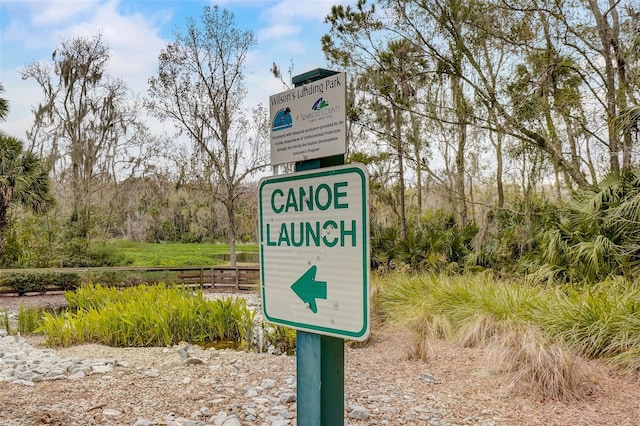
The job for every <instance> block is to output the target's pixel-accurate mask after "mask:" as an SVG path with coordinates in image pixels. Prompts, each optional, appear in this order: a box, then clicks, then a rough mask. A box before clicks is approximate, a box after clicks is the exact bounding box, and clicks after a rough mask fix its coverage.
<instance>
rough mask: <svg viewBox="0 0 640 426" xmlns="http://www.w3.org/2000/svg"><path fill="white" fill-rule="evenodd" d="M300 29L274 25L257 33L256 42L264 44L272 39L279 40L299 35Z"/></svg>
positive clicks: (287, 25) (286, 25)
mask: <svg viewBox="0 0 640 426" xmlns="http://www.w3.org/2000/svg"><path fill="white" fill-rule="evenodd" d="M300 30H301V28H300V27H299V26H296V25H289V24H275V25H272V26H270V27H267V28H264V29H262V30H260V31H258V40H259V41H260V42H266V41H269V40H272V39H279V38H284V37H288V36H292V35H295V34H298V33H300Z"/></svg>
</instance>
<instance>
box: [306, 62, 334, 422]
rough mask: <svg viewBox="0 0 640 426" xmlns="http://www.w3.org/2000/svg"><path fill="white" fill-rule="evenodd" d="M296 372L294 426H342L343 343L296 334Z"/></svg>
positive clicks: (319, 163)
mask: <svg viewBox="0 0 640 426" xmlns="http://www.w3.org/2000/svg"><path fill="white" fill-rule="evenodd" d="M324 71H327V70H324ZM332 73H333V72H317V73H314V72H312V73H311V74H307V75H305V74H302V75H299V76H295V77H294V78H293V83H294V85H296V86H299V85H301V84H304V83H306V82H312V81H315V80H319V79H321V78H324V77H328V76H329V75H331V74H332ZM342 164H344V155H336V156H332V157H325V158H319V159H314V160H307V161H300V162H297V163H296V166H295V171H296V172H300V171H305V170H313V169H319V168H322V167H328V166H337V165H342ZM325 285H326V284H325ZM325 292H326V288H325ZM296 368H297V412H298V419H297V425H298V426H344V340H343V339H340V338H337V337H331V336H322V335H319V334H315V333H309V332H306V331H297V332H296Z"/></svg>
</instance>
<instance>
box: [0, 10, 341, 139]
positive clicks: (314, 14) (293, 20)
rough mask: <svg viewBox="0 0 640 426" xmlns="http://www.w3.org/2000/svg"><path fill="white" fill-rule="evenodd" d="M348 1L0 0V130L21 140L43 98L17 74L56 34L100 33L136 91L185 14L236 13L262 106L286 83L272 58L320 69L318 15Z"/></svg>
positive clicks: (323, 27) (252, 100)
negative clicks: (212, 8) (251, 43)
mask: <svg viewBox="0 0 640 426" xmlns="http://www.w3.org/2000/svg"><path fill="white" fill-rule="evenodd" d="M347 3H353V1H351V0H349V1H346V0H304V1H303V0H251V1H250V0H220V1H196V0H182V1H180V0H44V1H39V0H0V82H1V83H2V85H3V86H4V93H2V94H0V96H1V97H3V98H5V99H7V100H8V101H9V108H10V110H9V114H8V116H7V118H6V121H5V122H0V129H1V130H2V131H4V132H5V133H7V134H9V135H11V136H14V137H17V138H20V139H25V134H26V131H27V130H28V129H29V128H30V127H31V125H32V123H33V113H32V111H31V110H32V108H33V107H34V106H35V105H37V104H38V103H39V102H41V101H42V99H43V95H42V92H41V89H40V88H39V87H38V86H37V84H36V83H35V82H34V81H33V80H22V78H21V75H20V72H21V70H22V69H23V68H24V67H26V66H27V65H29V64H31V63H34V62H39V61H49V62H50V60H51V54H52V52H53V51H54V49H55V48H56V46H58V45H59V43H60V41H61V40H63V39H67V38H70V37H73V36H77V35H84V36H89V37H90V36H93V35H95V34H98V33H99V32H101V33H102V36H103V39H104V40H105V42H106V43H107V45H108V46H109V47H110V52H111V55H112V56H111V59H110V61H109V64H108V66H107V73H108V74H109V75H110V76H111V77H115V78H121V79H122V80H124V81H125V82H126V83H127V85H128V86H129V88H130V89H131V90H133V92H134V93H137V94H138V95H140V96H146V92H147V80H148V79H149V78H150V77H151V76H153V75H154V74H155V73H156V71H157V64H158V61H157V58H158V54H159V53H160V51H161V50H162V49H163V48H164V47H165V46H166V45H167V43H169V42H171V41H174V40H175V31H176V30H178V31H180V32H182V31H184V28H185V27H186V22H187V18H189V17H193V18H194V19H196V21H198V20H199V19H200V16H201V14H202V10H203V8H204V7H205V6H207V5H214V4H217V5H218V6H219V7H220V8H222V9H226V10H228V11H230V12H232V13H233V14H234V17H235V23H236V26H237V27H238V28H241V29H246V30H251V31H253V32H254V34H255V35H256V37H257V40H258V46H257V48H256V49H255V50H253V51H252V52H251V54H250V56H249V59H248V61H247V67H246V77H247V89H248V95H247V98H246V100H245V105H246V106H247V107H252V106H256V105H257V104H258V103H260V102H261V103H263V104H264V105H265V106H267V105H268V98H269V95H272V94H275V93H279V92H281V91H283V90H285V88H284V87H283V86H282V84H281V83H280V82H279V81H277V80H276V79H275V78H274V77H273V76H272V75H271V74H270V72H269V69H270V68H271V66H272V64H273V63H274V62H276V63H277V64H278V65H279V66H280V68H281V69H282V71H283V73H285V74H286V71H287V69H288V68H289V66H290V65H291V61H293V63H294V72H293V74H294V75H297V74H301V73H303V72H306V71H309V70H311V69H315V68H318V67H321V68H326V67H327V64H326V61H325V59H324V55H323V53H322V49H321V44H320V38H321V37H322V35H324V34H326V33H327V32H328V30H329V26H328V25H327V24H324V17H325V16H326V15H327V14H328V13H329V11H330V9H331V6H332V5H334V4H347Z"/></svg>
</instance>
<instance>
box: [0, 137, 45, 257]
mask: <svg viewBox="0 0 640 426" xmlns="http://www.w3.org/2000/svg"><path fill="white" fill-rule="evenodd" d="M53 204H54V199H53V196H52V195H51V193H50V183H49V176H48V174H47V171H46V170H45V169H44V167H42V164H41V162H40V159H39V158H38V157H37V156H36V155H35V154H34V153H32V152H29V151H27V152H23V146H22V142H21V141H19V140H17V139H15V138H13V137H10V136H7V135H5V134H4V133H2V132H0V262H2V263H4V259H3V257H4V256H3V253H4V240H5V233H6V231H7V226H8V225H9V221H8V218H7V216H8V214H9V208H10V207H11V206H12V205H16V206H22V207H24V208H25V209H26V210H29V211H32V212H33V213H38V214H40V213H45V212H46V211H47V210H49V209H50V208H51V206H52V205H53ZM2 263H0V266H3V265H2ZM5 266H7V265H5Z"/></svg>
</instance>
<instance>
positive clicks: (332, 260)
mask: <svg viewBox="0 0 640 426" xmlns="http://www.w3.org/2000/svg"><path fill="white" fill-rule="evenodd" d="M292 82H293V84H294V86H295V88H294V89H291V90H288V91H285V92H282V93H278V94H276V95H272V96H270V98H269V103H270V112H271V163H272V164H274V165H275V164H283V163H290V162H295V173H293V174H290V175H280V176H274V177H270V178H264V179H262V180H261V182H260V185H259V195H258V198H259V200H258V203H259V211H260V215H259V216H260V218H259V228H260V229H259V233H260V262H261V264H260V269H261V290H262V299H263V300H262V304H263V313H264V316H265V319H266V320H267V321H269V322H271V323H273V324H276V325H284V326H290V327H294V328H296V329H297V330H298V331H297V335H296V343H297V350H296V368H297V412H298V418H297V425H298V426H344V411H345V407H344V339H346V338H350V339H355V340H364V339H365V338H366V337H367V335H368V333H369V307H370V303H369V269H368V268H369V248H368V247H369V246H368V244H369V223H368V185H369V184H368V174H367V172H366V169H365V168H364V167H363V166H361V165H360V166H359V165H349V166H344V162H345V159H344V156H345V153H346V123H345V120H346V74H345V73H338V72H335V71H330V70H325V69H316V70H313V71H309V72H307V73H304V74H301V75H298V76H295V77H293V78H292ZM316 170H317V171H316Z"/></svg>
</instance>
